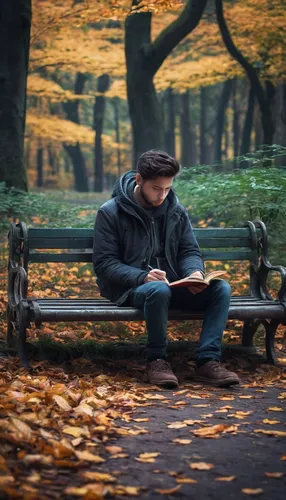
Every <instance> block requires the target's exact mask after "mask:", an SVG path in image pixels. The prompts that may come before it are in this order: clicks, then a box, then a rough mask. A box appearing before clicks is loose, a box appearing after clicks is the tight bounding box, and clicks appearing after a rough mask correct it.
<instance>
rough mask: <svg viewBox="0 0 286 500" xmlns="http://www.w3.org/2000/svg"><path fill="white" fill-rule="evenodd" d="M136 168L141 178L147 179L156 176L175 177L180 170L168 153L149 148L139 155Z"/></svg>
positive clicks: (176, 162) (177, 163)
mask: <svg viewBox="0 0 286 500" xmlns="http://www.w3.org/2000/svg"><path fill="white" fill-rule="evenodd" d="M136 170H137V172H138V174H140V175H141V177H142V179H143V180H144V181H147V180H150V179H155V178H156V177H175V175H177V174H178V172H179V170H180V165H179V162H178V161H177V160H175V158H172V156H170V155H168V153H165V152H164V151H160V150H158V149H151V150H150V151H146V152H145V153H143V154H142V155H141V156H140V158H139V160H138V163H137V167H136Z"/></svg>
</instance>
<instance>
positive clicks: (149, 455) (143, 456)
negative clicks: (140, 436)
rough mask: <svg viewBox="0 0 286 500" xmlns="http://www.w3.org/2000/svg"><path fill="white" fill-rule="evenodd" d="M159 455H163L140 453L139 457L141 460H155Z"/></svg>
mask: <svg viewBox="0 0 286 500" xmlns="http://www.w3.org/2000/svg"><path fill="white" fill-rule="evenodd" d="M159 455H161V453H159V452H153V453H140V455H139V457H140V458H154V457H158V456H159Z"/></svg>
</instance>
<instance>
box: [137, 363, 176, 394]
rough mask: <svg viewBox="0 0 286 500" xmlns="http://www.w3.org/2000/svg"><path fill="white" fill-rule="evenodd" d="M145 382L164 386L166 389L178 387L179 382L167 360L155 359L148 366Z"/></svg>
mask: <svg viewBox="0 0 286 500" xmlns="http://www.w3.org/2000/svg"><path fill="white" fill-rule="evenodd" d="M143 380H144V382H149V383H150V384H156V385H162V386H165V387H178V385H179V382H178V379H177V377H176V375H175V374H174V373H173V371H172V368H171V367H170V365H169V363H167V361H165V359H155V360H154V361H150V362H148V363H147V365H146V370H145V373H144V378H143Z"/></svg>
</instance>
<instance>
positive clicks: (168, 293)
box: [129, 280, 231, 363]
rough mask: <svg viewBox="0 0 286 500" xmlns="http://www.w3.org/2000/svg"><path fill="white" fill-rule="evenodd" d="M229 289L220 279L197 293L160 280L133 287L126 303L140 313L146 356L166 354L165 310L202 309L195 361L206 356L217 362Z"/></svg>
mask: <svg viewBox="0 0 286 500" xmlns="http://www.w3.org/2000/svg"><path fill="white" fill-rule="evenodd" d="M230 292H231V288H230V285H229V284H228V283H227V282H226V281H224V280H213V281H212V282H211V284H210V285H209V286H208V287H207V288H205V290H203V291H202V292H200V293H197V294H193V293H192V292H190V291H189V290H188V288H174V289H173V290H172V289H171V288H170V287H169V286H168V285H167V284H166V283H164V282H163V281H154V282H150V283H145V284H144V285H141V286H138V287H136V288H135V289H134V290H133V291H132V293H131V294H130V298H129V304H130V305H131V306H133V307H136V308H137V309H140V310H142V311H143V312H144V318H145V322H146V327H147V332H148V342H147V346H146V348H147V357H148V358H150V357H157V356H158V357H162V356H163V357H164V356H166V348H167V343H168V340H167V323H168V309H169V308H171V309H181V310H188V311H203V312H204V319H203V326H202V331H201V335H200V343H199V349H198V352H197V363H198V362H200V361H201V360H203V359H206V358H208V359H209V358H210V359H214V360H216V361H219V360H220V357H221V341H222V336H223V331H224V329H225V325H226V321H227V317H228V309H229V301H230Z"/></svg>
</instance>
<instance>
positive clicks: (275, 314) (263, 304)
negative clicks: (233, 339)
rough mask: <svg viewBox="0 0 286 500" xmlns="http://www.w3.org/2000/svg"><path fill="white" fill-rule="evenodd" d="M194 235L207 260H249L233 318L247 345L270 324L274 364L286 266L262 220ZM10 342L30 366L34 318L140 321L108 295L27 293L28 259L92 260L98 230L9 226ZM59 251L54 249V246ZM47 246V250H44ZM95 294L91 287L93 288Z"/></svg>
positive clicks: (174, 315)
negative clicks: (246, 286)
mask: <svg viewBox="0 0 286 500" xmlns="http://www.w3.org/2000/svg"><path fill="white" fill-rule="evenodd" d="M195 234H196V237H197V239H198V242H199V245H200V248H201V250H202V253H203V256H204V259H205V260H206V261H248V262H249V273H250V275H249V278H250V281H249V283H250V294H249V295H247V296H232V297H231V303H230V308H229V315H228V317H229V319H237V320H242V321H243V322H244V323H243V329H242V345H243V346H249V347H250V346H253V336H254V334H255V332H256V330H257V328H258V326H259V325H260V324H262V325H264V327H265V332H266V334H265V344H266V354H267V359H268V360H269V361H270V362H271V363H273V364H275V363H276V361H277V360H276V356H275V350H274V337H275V332H276V330H277V327H278V325H279V324H286V268H285V267H282V266H272V265H271V264H270V262H269V260H268V257H267V246H268V245H267V231H266V227H265V225H264V224H263V222H255V223H253V222H250V221H249V222H247V224H246V225H245V227H241V228H199V229H195ZM8 239H9V264H8V308H7V323H8V326H7V342H8V345H9V346H15V344H16V345H17V348H18V352H19V357H20V360H21V363H22V364H23V366H24V367H25V368H27V369H30V367H29V363H28V356H27V346H26V329H27V328H28V327H29V325H30V324H31V323H35V324H36V326H37V327H39V326H40V325H41V324H42V323H43V322H59V321H108V320H112V321H120V320H121V321H130V320H132V321H136V320H142V319H143V314H142V312H141V311H139V310H137V309H135V308H132V307H118V306H116V305H115V304H112V303H111V302H109V301H108V300H106V299H97V298H89V299H85V298H83V299H80V298H70V299H66V298H48V297H47V298H41V299H36V298H32V297H28V296H27V289H28V265H29V263H46V262H92V247H93V229H73V228H64V229H48V228H28V227H27V225H26V224H25V223H23V222H20V223H18V224H15V223H13V224H11V227H10V231H9V236H8ZM52 249H53V250H55V249H56V250H57V252H56V253H55V252H54V253H53V252H51V250H52ZM43 250H45V251H43ZM270 271H278V272H279V273H280V275H281V287H280V290H279V292H278V296H277V297H276V298H273V297H272V296H271V295H270V293H269V292H268V289H267V283H266V281H267V276H268V273H269V272H270ZM91 293H92V291H91ZM202 317H203V315H202V314H201V313H199V312H198V313H188V312H183V311H178V310H170V311H169V319H170V320H171V319H172V320H186V319H188V320H190V319H201V318H202Z"/></svg>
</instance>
